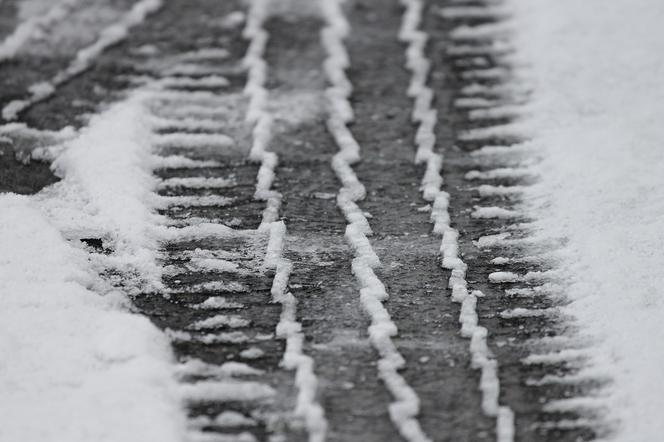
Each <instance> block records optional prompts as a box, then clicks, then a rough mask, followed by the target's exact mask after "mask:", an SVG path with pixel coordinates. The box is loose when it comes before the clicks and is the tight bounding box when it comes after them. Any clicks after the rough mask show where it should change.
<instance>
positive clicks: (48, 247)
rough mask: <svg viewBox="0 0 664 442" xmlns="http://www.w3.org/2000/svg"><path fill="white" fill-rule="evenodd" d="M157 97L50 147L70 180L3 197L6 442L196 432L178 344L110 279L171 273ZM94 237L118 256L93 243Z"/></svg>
mask: <svg viewBox="0 0 664 442" xmlns="http://www.w3.org/2000/svg"><path fill="white" fill-rule="evenodd" d="M144 98H145V97H143V96H142V95H140V94H136V95H134V96H132V97H130V98H129V99H127V100H125V101H123V102H120V103H118V104H116V105H113V106H112V107H110V108H109V109H107V110H106V111H104V112H102V113H101V114H99V115H97V116H95V117H94V118H92V119H91V121H90V125H89V126H88V127H86V128H84V129H82V130H81V131H80V133H78V134H77V135H76V136H75V137H73V138H72V139H70V140H66V141H64V142H63V144H62V145H60V146H55V147H54V148H52V149H50V151H49V154H48V155H50V156H54V157H55V161H54V163H53V167H54V168H55V170H56V172H57V173H58V174H59V175H60V176H61V177H62V181H60V182H58V183H56V184H54V185H52V186H49V187H47V188H45V189H44V190H43V191H41V192H40V193H38V194H37V195H34V196H30V197H27V196H18V195H14V194H0V251H2V254H1V255H0V354H2V355H3V358H2V360H0V396H1V397H2V400H0V416H2V422H3V423H2V425H0V441H2V442H5V441H6V442H14V441H22V442H32V441H35V442H37V441H40V442H41V441H67V442H79V441H81V442H83V441H85V442H87V441H108V442H131V441H136V442H144V441H160V442H169V441H173V442H175V441H181V440H183V438H184V432H185V428H186V422H185V412H184V410H183V405H182V399H181V397H180V395H179V393H178V386H177V381H176V377H175V365H174V362H173V360H172V359H173V355H172V353H171V349H170V343H169V340H168V339H167V337H166V336H165V335H164V334H163V333H161V332H160V331H159V330H158V329H157V328H156V327H155V326H154V325H152V324H151V323H150V321H149V320H148V319H147V318H145V317H143V316H141V315H137V314H132V313H130V312H129V304H128V300H127V298H126V294H124V293H120V292H119V291H117V290H113V289H111V288H110V286H109V284H108V283H106V282H104V281H103V280H102V279H101V278H99V273H100V272H101V271H103V270H108V269H112V270H116V271H117V272H118V274H119V275H122V276H123V278H122V280H123V281H122V282H123V284H122V286H123V287H124V288H125V289H126V291H127V292H129V291H140V290H146V289H148V288H150V287H154V285H155V284H158V282H159V280H160V275H161V271H160V269H159V266H158V265H157V264H156V250H157V241H158V238H157V236H156V234H157V230H158V228H159V225H160V224H159V222H160V218H159V217H158V216H156V215H155V214H154V207H155V205H156V204H157V203H158V201H157V200H156V199H155V195H154V194H153V192H152V190H153V189H154V188H155V187H156V185H157V182H156V180H155V178H154V177H153V176H152V174H151V170H152V167H153V165H154V157H153V156H152V153H151V143H152V140H151V138H150V137H151V132H150V126H149V124H147V123H146V113H145V109H144V107H143V106H144V105H143V103H144V101H143V99H144ZM88 238H96V239H101V240H102V242H103V248H104V253H89V252H90V251H89V250H84V249H83V243H82V242H81V241H80V240H81V239H88ZM99 252H100V251H99ZM116 282H118V281H116Z"/></svg>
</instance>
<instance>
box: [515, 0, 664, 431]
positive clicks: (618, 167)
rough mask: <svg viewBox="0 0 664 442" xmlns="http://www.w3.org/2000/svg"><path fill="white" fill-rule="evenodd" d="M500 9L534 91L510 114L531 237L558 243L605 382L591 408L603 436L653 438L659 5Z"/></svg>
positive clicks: (661, 275)
mask: <svg viewBox="0 0 664 442" xmlns="http://www.w3.org/2000/svg"><path fill="white" fill-rule="evenodd" d="M509 4H510V6H511V7H512V9H513V10H514V12H515V16H514V22H513V23H512V24H513V29H514V30H515V38H516V42H517V43H518V45H517V46H518V48H519V52H520V60H521V61H522V62H525V66H527V67H526V69H525V71H524V73H525V75H526V77H527V78H529V79H530V81H531V83H532V86H533V89H534V91H533V95H532V101H531V103H530V105H529V106H528V109H529V113H528V117H527V118H524V119H523V120H522V121H523V122H525V124H526V125H527V127H528V129H529V133H530V134H531V135H532V140H533V142H534V145H536V146H537V147H538V148H539V149H541V151H542V153H543V161H542V163H541V164H540V165H539V166H538V167H537V171H538V172H539V174H540V183H539V185H537V186H536V187H534V188H532V189H531V190H529V191H528V197H529V201H530V203H531V206H532V208H533V209H535V210H536V212H537V213H538V215H539V221H538V222H537V224H536V225H537V226H538V227H539V229H540V234H541V235H542V236H544V237H546V238H566V239H567V240H568V242H567V243H566V245H565V246H564V248H565V252H566V256H568V259H566V260H565V262H564V263H563V264H562V265H563V269H564V271H565V272H566V273H567V277H568V278H569V281H570V285H569V287H568V288H567V290H566V293H567V294H568V295H569V297H570V299H571V301H572V303H571V304H570V305H569V306H567V307H565V308H564V309H563V311H564V313H566V314H572V315H573V316H575V317H576V318H577V319H578V322H579V324H580V325H581V332H582V333H584V334H587V335H589V336H591V337H594V338H595V339H597V340H598V343H597V344H594V346H593V347H592V354H593V356H594V358H595V359H596V360H597V361H598V362H597V363H596V365H600V364H603V365H602V366H603V367H604V368H605V369H606V370H608V371H610V375H611V377H612V378H613V383H612V384H611V385H610V386H609V387H608V388H607V390H606V391H605V392H604V394H605V395H606V397H601V398H600V399H599V400H598V401H596V403H595V405H600V406H604V407H608V410H609V411H608V412H609V413H610V414H609V416H608V418H609V421H611V422H616V421H617V422H618V428H617V430H616V432H615V434H613V436H611V437H613V438H615V440H619V441H624V442H630V441H634V442H637V441H644V440H660V439H661V438H662V434H664V420H662V419H661V410H662V409H663V408H664V383H662V382H660V381H659V379H660V377H661V371H662V367H663V366H664V351H662V344H661V343H662V342H664V327H662V319H663V318H664V296H663V294H664V272H663V271H662V268H663V266H664V228H663V226H664V225H663V224H662V223H663V221H662V220H664V173H663V170H664V168H663V167H664V149H663V147H664V146H663V143H664V125H662V123H661V115H662V114H663V113H664V87H663V86H662V84H663V83H662V79H663V78H664V28H662V23H663V22H664V3H662V2H661V1H660V0H613V1H610V2H607V1H604V0H585V1H578V0H557V1H555V2H552V1H545V0H510V2H509ZM575 404H576V405H579V401H577V402H576V403H575ZM575 404H571V405H575ZM586 404H590V402H586ZM571 405H570V406H571ZM581 405H583V403H581Z"/></svg>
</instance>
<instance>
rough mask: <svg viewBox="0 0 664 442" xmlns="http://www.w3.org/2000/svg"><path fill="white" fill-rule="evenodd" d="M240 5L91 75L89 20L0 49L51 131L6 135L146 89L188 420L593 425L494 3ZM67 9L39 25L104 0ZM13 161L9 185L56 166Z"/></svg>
mask: <svg viewBox="0 0 664 442" xmlns="http://www.w3.org/2000/svg"><path fill="white" fill-rule="evenodd" d="M120 3H123V4H125V3H127V4H128V3H131V2H120ZM248 3H249V4H246V3H245V2H241V1H239V0H238V1H236V0H228V1H224V2H217V1H212V0H195V1H191V2H174V1H171V2H165V3H164V4H163V5H162V6H161V8H160V9H158V10H155V11H154V12H152V11H149V12H148V13H146V17H145V18H144V20H143V21H141V22H140V23H136V24H132V25H131V27H130V29H129V32H128V34H127V36H126V38H123V39H122V40H119V41H113V42H111V43H109V45H108V47H104V48H103V50H102V51H100V52H99V53H98V54H96V55H95V57H94V58H93V59H91V60H90V62H89V65H86V66H85V67H83V68H81V69H80V71H79V70H76V71H72V70H71V69H72V66H73V65H72V63H73V62H72V59H73V58H72V57H75V54H76V50H78V51H79V53H80V51H81V50H84V49H85V48H86V47H88V46H87V45H89V44H91V43H90V42H89V41H86V39H85V38H84V37H81V38H80V41H76V42H74V43H72V45H73V46H71V49H72V50H70V51H61V53H57V54H54V53H49V52H48V51H44V50H41V51H38V50H34V51H26V52H24V53H21V54H19V55H17V56H14V57H12V58H11V59H10V60H5V61H4V62H3V63H2V64H1V65H0V69H2V72H3V78H4V80H3V84H2V86H0V104H2V105H3V106H5V107H4V109H5V111H4V116H5V118H6V119H7V120H8V121H7V122H9V120H10V119H12V118H13V117H15V118H16V119H17V121H19V122H24V123H26V124H27V125H28V126H29V127H32V128H36V129H38V131H37V132H36V133H35V134H33V135H30V134H26V132H21V133H20V134H19V135H13V136H12V137H13V138H12V139H13V140H14V145H13V146H14V147H12V146H11V145H9V144H7V143H5V144H0V146H1V147H2V149H3V152H7V153H11V152H12V149H18V147H17V146H18V144H17V143H16V141H17V140H20V141H21V142H22V143H23V144H27V145H35V143H36V144H40V143H41V144H47V142H48V139H46V138H47V135H46V134H48V132H46V131H57V130H60V129H62V128H63V127H65V126H74V127H75V128H79V127H82V126H84V125H85V124H86V122H87V121H88V116H89V114H94V113H96V112H99V111H100V109H102V108H103V107H104V106H105V105H106V104H108V103H110V102H113V101H117V100H121V99H122V98H123V97H124V96H126V95H127V93H128V92H129V91H131V90H134V89H137V88H141V89H142V90H144V91H147V92H146V94H147V98H146V100H147V102H148V108H149V110H150V111H149V112H150V115H149V117H150V118H151V119H152V121H154V131H153V132H154V138H153V140H154V141H153V152H154V153H155V154H156V155H158V156H160V157H161V158H162V160H163V161H162V163H161V166H160V167H156V168H155V170H154V175H155V176H156V177H158V178H159V180H160V184H159V186H158V188H157V189H155V192H156V193H157V194H158V195H159V196H161V197H162V198H161V200H160V201H162V202H161V203H160V205H159V207H158V212H159V214H161V215H163V216H164V217H165V219H166V220H167V223H168V224H169V225H171V226H173V227H177V228H178V229H179V232H180V233H179V234H177V235H173V236H172V237H171V238H169V239H166V240H164V241H163V242H162V243H161V246H160V247H161V249H160V250H161V256H162V259H161V265H162V267H163V271H164V277H163V286H162V288H161V289H160V290H157V291H149V292H143V293H139V294H134V296H133V301H134V304H135V307H136V309H137V310H138V311H140V312H141V313H142V314H144V315H146V316H148V317H149V318H150V319H151V320H152V321H153V322H154V323H155V324H156V325H158V326H159V327H160V328H162V329H163V330H165V332H166V333H167V334H168V335H169V336H170V337H171V339H172V342H173V349H174V352H175V354H176V356H177V358H178V360H179V362H180V365H179V373H180V377H181V382H182V384H183V385H184V386H186V388H185V389H184V391H185V392H186V393H185V396H186V399H187V401H188V404H189V405H188V406H189V415H190V418H189V421H190V425H191V429H192V440H200V441H208V440H209V441H226V440H241V441H253V440H266V441H267V440H270V441H279V440H283V441H299V440H329V441H360V440H361V441H367V442H369V441H382V442H387V441H401V440H408V441H426V440H433V441H453V440H454V441H484V440H487V441H488V440H501V441H508V440H521V441H577V440H592V439H594V438H596V437H597V435H598V431H599V430H598V429H597V428H596V426H595V423H596V416H592V413H589V412H587V411H586V412H585V413H581V412H582V411H583V410H579V409H578V407H574V402H573V399H574V398H575V397H580V396H584V395H586V394H588V392H592V391H595V390H597V389H598V388H601V383H602V382H601V380H598V379H579V380H576V381H575V380H574V377H573V375H574V373H575V372H576V371H577V370H579V369H580V367H581V366H582V362H583V361H582V352H581V351H580V350H581V349H579V348H577V344H571V342H572V341H571V340H570V339H569V336H570V334H573V332H574V324H572V323H570V322H569V321H568V320H567V319H566V318H564V317H560V315H558V314H557V311H556V307H557V306H560V305H562V303H564V302H565V299H564V296H562V294H561V292H560V288H559V287H558V286H557V284H556V280H555V275H556V269H555V267H554V266H553V265H552V264H550V261H549V260H547V259H546V257H547V256H548V254H549V253H550V252H551V251H555V249H556V246H557V245H556V244H533V243H532V242H531V241H530V240H529V235H530V232H529V230H528V222H529V214H527V213H524V211H523V210H522V207H521V204H520V202H521V201H520V189H521V188H522V186H528V185H530V184H532V183H533V182H534V181H535V177H532V176H530V175H529V174H528V173H527V172H524V171H523V170H521V169H519V168H515V167H513V163H510V158H518V159H522V156H523V155H526V154H524V153H522V152H519V151H516V152H513V153H512V154H511V155H504V151H506V150H508V149H509V148H510V147H509V146H510V144H512V143H514V142H515V141H518V140H517V139H516V138H515V137H516V135H514V134H513V131H512V124H513V122H514V116H515V110H514V109H515V107H516V106H518V105H519V104H520V103H522V102H523V101H524V100H527V98H528V90H527V89H524V88H523V87H522V84H521V83H519V80H518V78H516V77H515V76H514V75H512V65H511V60H512V59H511V58H510V54H511V49H510V46H509V37H506V36H505V33H504V29H503V28H502V27H501V26H502V24H503V19H504V18H505V17H504V16H503V15H502V10H501V9H500V5H499V3H500V2H494V1H488V0H486V1H481V0H477V1H448V2H445V1H443V0H438V1H421V2H420V1H418V0H413V1H403V2H399V1H397V0H382V1H381V0H355V1H347V2H345V3H338V2H337V1H332V0H331V1H330V2H329V3H326V4H325V7H323V8H321V7H319V6H318V5H317V4H316V3H313V2H308V1H298V0H292V1H288V2H270V1H262V0H254V1H253V2H248ZM14 4H15V3H14V2H5V3H4V4H3V6H2V7H3V8H11V7H12V5H14ZM72 8H73V11H74V12H69V15H66V16H65V17H63V18H61V19H57V20H55V21H54V23H47V24H45V25H44V29H45V31H44V32H47V33H49V32H52V33H57V32H60V31H58V29H59V28H58V27H66V26H67V23H68V22H67V20H71V19H72V18H71V17H72V16H73V15H76V14H78V15H79V16H81V17H84V16H87V15H86V14H84V11H83V10H84V8H88V9H89V8H94V6H90V5H89V4H87V3H86V2H83V1H81V2H79V3H76V2H74V3H73V6H72ZM127 8H129V5H127ZM88 12H89V11H88ZM409 14H410V15H409ZM88 15H89V14H88ZM114 17H115V18H114V20H116V21H118V20H119V21H122V20H123V17H124V16H123V15H122V14H121V13H118V14H116V16H114ZM81 20H82V19H81ZM100 20H101V19H100ZM111 24H112V23H111ZM0 25H1V26H2V30H1V31H2V34H3V35H8V34H9V33H10V32H11V29H12V28H13V27H14V26H15V23H5V22H4V21H3V22H2V23H0ZM95 26H97V24H95ZM99 26H101V25H99ZM404 29H406V31H404ZM464 30H465V31H466V32H464ZM473 31H475V32H473ZM481 31H485V32H481ZM42 44H45V45H47V43H42ZM77 45H78V46H77ZM346 57H347V59H346ZM63 72H65V73H66V72H72V74H71V75H70V76H65V77H66V78H64V77H63V76H62V73H63ZM57 78H63V79H62V81H60V80H57V81H55V80H54V79H57ZM44 81H49V82H50V84H52V85H53V86H54V90H53V91H52V93H50V94H49V95H48V96H47V97H43V98H42V97H40V96H39V94H35V93H34V91H35V88H34V87H33V88H32V91H33V93H32V94H31V93H30V92H29V90H30V87H31V85H35V84H41V83H42V82H44ZM16 100H27V101H28V102H29V105H26V106H24V107H25V109H20V111H19V112H17V113H16V115H12V114H11V112H9V113H8V111H7V109H9V110H10V111H11V110H12V109H16V106H11V103H12V102H16ZM8 106H11V107H8ZM349 111H352V112H351V113H352V115H351V113H349ZM496 153H502V155H497V154H496ZM532 161H536V158H535V157H533V158H532ZM0 167H1V168H2V169H1V171H2V173H1V175H2V178H1V182H0V184H1V189H0V190H3V191H15V192H19V193H34V192H38V191H39V190H41V189H42V188H43V187H44V186H46V185H49V184H51V183H53V182H55V181H57V177H55V176H54V175H52V174H51V173H50V172H49V170H48V164H45V163H43V162H39V161H34V160H33V161H31V162H29V163H27V164H26V163H22V162H20V161H18V160H16V159H14V155H3V156H0ZM440 178H442V182H439V181H438V180H439V179H440ZM441 244H442V246H441ZM533 250H535V251H536V252H537V253H533ZM98 252H99V251H98ZM111 253H112V252H111ZM443 258H446V259H443ZM117 284H118V285H119V286H122V285H123V278H119V279H118V280H117ZM452 289H454V290H452ZM579 355H581V356H579ZM570 399H572V400H570ZM238 413H239V414H238Z"/></svg>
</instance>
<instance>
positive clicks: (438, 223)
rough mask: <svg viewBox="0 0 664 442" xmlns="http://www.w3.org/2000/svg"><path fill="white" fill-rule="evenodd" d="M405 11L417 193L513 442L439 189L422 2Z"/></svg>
mask: <svg viewBox="0 0 664 442" xmlns="http://www.w3.org/2000/svg"><path fill="white" fill-rule="evenodd" d="M401 3H402V5H403V6H404V7H405V11H404V16H403V21H402V27H401V29H400V32H399V38H400V39H401V40H403V41H404V42H406V43H408V47H407V49H406V65H407V66H408V68H409V69H410V70H411V72H412V75H413V76H412V79H411V83H410V86H409V88H408V95H410V96H411V97H413V100H414V102H415V107H414V109H413V114H412V118H413V121H414V122H415V123H416V124H418V129H417V134H416V136H415V143H416V145H417V153H416V155H415V162H418V163H424V164H426V172H425V175H424V177H423V179H422V185H421V190H422V193H423V197H424V199H425V200H427V201H430V202H431V203H432V204H433V209H432V212H431V222H432V223H433V224H434V227H433V231H434V233H437V234H439V235H442V238H443V240H442V244H441V254H442V265H443V267H444V268H446V269H448V270H450V271H451V275H450V279H449V286H448V287H449V288H450V289H451V290H452V298H453V299H454V301H456V302H461V304H462V305H461V312H460V316H459V322H460V323H461V335H462V336H464V337H466V338H469V339H470V340H471V344H470V352H471V355H472V367H473V368H475V369H479V370H480V371H481V381H480V390H481V391H482V409H483V411H484V413H485V414H487V415H488V416H491V417H495V418H496V440H498V441H500V442H511V441H513V440H514V413H513V411H512V410H511V409H510V408H509V407H507V406H504V405H500V403H499V397H500V381H499V379H498V363H497V361H496V359H495V358H494V357H493V356H492V354H491V352H490V350H489V348H488V346H487V339H486V337H487V333H488V331H487V329H486V328H485V327H482V326H479V325H478V316H477V308H476V304H477V302H478V297H480V298H481V297H482V296H483V295H482V293H481V292H478V291H474V292H471V293H469V292H468V290H467V281H466V269H467V265H466V264H465V263H464V262H463V261H462V260H461V258H460V257H459V247H458V237H459V232H458V231H457V230H455V229H453V228H452V227H451V226H450V215H449V213H448V207H449V198H450V195H449V194H448V193H447V192H444V191H442V190H441V186H442V184H443V177H442V176H441V175H440V170H441V168H442V166H443V156H442V155H441V154H437V153H435V152H434V150H433V149H434V146H435V141H436V136H435V131H434V130H435V124H436V120H437V112H436V110H435V109H434V108H432V106H431V99H432V97H433V91H432V90H431V89H430V88H429V87H428V86H427V77H428V74H429V69H430V62H429V60H428V58H426V55H425V54H424V47H425V45H426V43H427V39H428V35H427V34H426V33H424V32H422V31H419V26H420V22H421V20H422V10H423V8H424V2H423V1H421V0H402V1H401Z"/></svg>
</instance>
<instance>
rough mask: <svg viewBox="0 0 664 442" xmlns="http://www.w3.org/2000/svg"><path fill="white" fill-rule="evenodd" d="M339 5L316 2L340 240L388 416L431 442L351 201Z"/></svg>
mask: <svg viewBox="0 0 664 442" xmlns="http://www.w3.org/2000/svg"><path fill="white" fill-rule="evenodd" d="M341 3H342V2H341V1H340V0H334V1H329V2H325V3H321V7H322V9H323V17H324V19H325V21H326V27H325V28H324V29H323V30H322V33H321V38H322V42H323V46H324V47H325V50H326V53H327V55H328V58H327V59H326V60H325V64H324V66H325V72H326V74H327V76H328V80H329V82H330V87H329V88H328V89H327V97H328V100H329V118H328V120H327V126H328V130H329V132H330V134H331V135H332V137H333V138H334V139H335V142H336V144H337V145H338V146H339V153H337V154H336V155H335V156H334V158H333V159H332V168H333V169H334V171H335V173H336V174H337V177H338V179H339V181H340V182H341V183H342V188H341V189H340V190H339V193H338V195H337V205H338V206H339V208H340V209H341V211H342V212H343V213H344V215H345V217H346V220H347V222H348V226H347V227H346V234H345V236H346V240H347V241H348V242H349V244H350V245H351V247H352V248H353V249H354V252H355V258H354V259H353V264H352V268H353V274H354V275H355V277H356V278H357V281H358V282H359V284H360V287H361V289H360V299H361V302H362V306H363V308H364V310H365V311H366V312H367V314H368V315H369V316H370V318H371V325H370V327H369V339H370V341H371V343H372V345H373V346H374V348H375V349H376V351H377V352H378V354H379V356H380V359H379V360H378V373H379V376H380V378H381V379H382V381H383V382H384V383H385V385H386V387H387V389H388V390H389V391H390V393H391V394H392V396H393V398H394V401H393V402H392V403H391V404H390V405H389V411H390V418H391V420H392V422H393V423H394V425H395V426H396V428H397V429H398V431H399V432H400V433H401V435H402V437H403V438H404V439H406V440H408V441H429V440H431V439H430V438H429V437H428V436H427V435H426V434H424V432H423V431H422V428H421V427H420V424H419V422H418V420H417V415H418V414H419V398H418V397H417V394H416V393H415V391H414V390H413V389H412V388H411V387H410V386H409V385H408V384H407V383H406V381H405V379H404V378H403V376H401V375H400V374H399V370H400V369H403V368H404V365H405V360H404V359H403V356H401V354H400V353H399V351H398V350H397V348H396V346H395V344H394V342H393V340H392V338H393V337H394V336H396V335H397V333H398V330H397V327H396V325H395V324H394V322H393V321H392V319H391V318H390V315H389V313H388V312H387V310H386V309H385V307H384V305H383V301H385V300H386V299H387V297H388V294H387V292H386V290H385V286H384V285H383V283H382V282H381V281H380V279H379V278H378V276H377V275H376V273H375V269H376V268H378V267H380V266H381V263H380V260H379V259H378V256H377V255H376V253H375V251H374V250H373V248H372V246H371V243H370V241H369V239H368V236H369V235H371V234H372V232H371V228H370V227H369V222H368V220H367V218H366V216H365V214H364V213H363V212H362V211H361V209H360V208H359V207H358V205H357V203H356V202H357V201H359V200H361V199H363V198H364V197H365V188H364V186H363V185H362V183H360V181H359V180H358V178H357V176H356V174H355V172H354V171H353V169H352V167H351V166H352V164H354V163H356V162H358V161H359V160H360V146H359V145H358V144H357V142H356V141H355V139H354V137H353V135H352V134H351V132H350V130H349V129H348V126H347V124H348V123H350V122H351V121H352V120H353V111H352V107H351V104H350V102H349V100H348V98H349V96H350V94H351V91H352V85H351V84H350V81H349V80H348V78H347V77H346V74H345V70H346V69H347V68H349V67H350V60H349V57H348V53H347V51H346V48H345V44H344V39H345V38H346V37H347V36H348V33H349V32H350V27H349V24H348V22H347V20H346V18H345V15H344V12H343V10H342V7H341Z"/></svg>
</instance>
